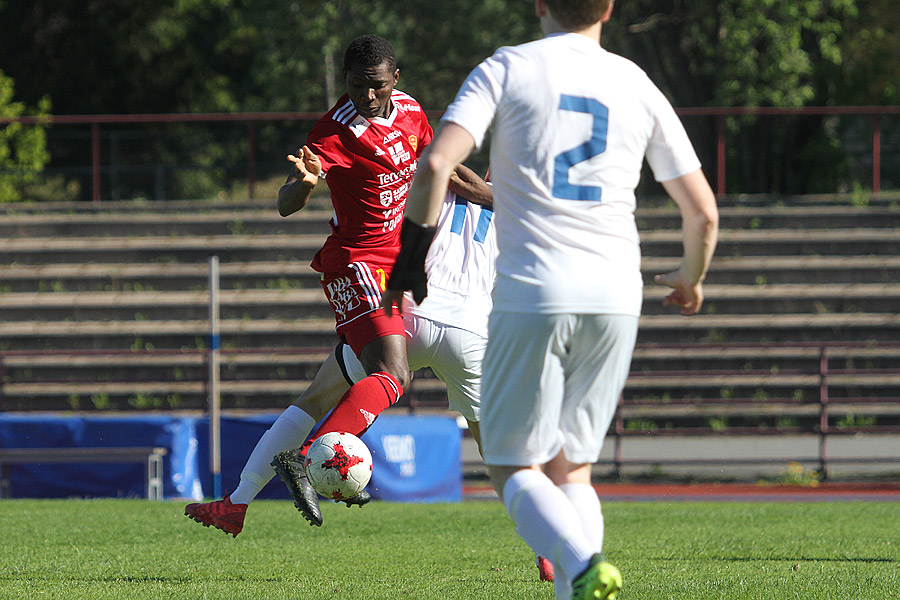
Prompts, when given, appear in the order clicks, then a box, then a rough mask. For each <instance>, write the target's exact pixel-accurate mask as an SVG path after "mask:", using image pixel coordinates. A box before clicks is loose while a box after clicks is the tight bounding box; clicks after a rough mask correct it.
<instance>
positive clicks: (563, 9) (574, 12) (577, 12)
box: [544, 0, 610, 30]
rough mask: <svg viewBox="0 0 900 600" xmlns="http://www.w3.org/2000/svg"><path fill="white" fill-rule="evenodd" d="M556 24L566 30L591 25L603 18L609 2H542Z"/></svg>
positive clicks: (603, 0)
mask: <svg viewBox="0 0 900 600" xmlns="http://www.w3.org/2000/svg"><path fill="white" fill-rule="evenodd" d="M544 1H545V2H546V3H547V8H549V9H550V13H551V14H552V15H553V18H554V19H556V21H557V23H559V24H560V25H562V26H563V27H565V28H566V29H568V30H573V29H578V28H581V27H587V26H588V25H593V24H594V23H597V22H598V21H600V19H602V18H603V15H604V14H605V13H606V9H607V8H609V3H610V0H544Z"/></svg>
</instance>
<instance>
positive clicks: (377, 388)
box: [300, 371, 403, 456]
mask: <svg viewBox="0 0 900 600" xmlns="http://www.w3.org/2000/svg"><path fill="white" fill-rule="evenodd" d="M402 395H403V388H402V387H400V384H399V383H397V380H396V379H394V378H393V377H392V376H391V375H389V374H387V373H385V372H384V371H379V372H377V373H372V374H371V375H369V376H368V377H366V378H364V379H361V380H360V381H358V382H356V384H355V385H353V386H352V387H351V388H350V389H349V390H347V392H346V393H345V394H344V396H343V397H342V398H341V400H340V402H338V405H337V406H335V407H334V410H333V411H331V414H330V415H328V417H327V418H326V419H325V420H324V421H322V424H321V425H320V426H319V429H317V430H316V433H315V434H314V435H313V437H311V438H309V439H308V440H306V442H305V443H304V444H303V446H301V447H300V452H301V454H303V455H304V456H305V455H306V451H307V450H308V449H309V447H310V445H311V444H312V443H313V442H314V441H316V440H317V439H318V438H319V437H321V436H323V435H325V434H326V433H330V432H332V431H346V432H348V433H352V434H353V435H355V436H361V435H362V434H363V433H365V432H366V430H367V429H369V427H370V426H371V425H372V423H374V422H375V417H377V416H378V415H379V413H381V411H383V410H384V409H386V408H388V407H389V406H391V405H392V404H393V403H394V402H396V401H397V399H398V398H400V396H402Z"/></svg>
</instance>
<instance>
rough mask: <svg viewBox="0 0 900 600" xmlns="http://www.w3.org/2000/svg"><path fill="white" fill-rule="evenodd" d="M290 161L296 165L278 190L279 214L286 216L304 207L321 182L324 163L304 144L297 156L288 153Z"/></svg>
mask: <svg viewBox="0 0 900 600" xmlns="http://www.w3.org/2000/svg"><path fill="white" fill-rule="evenodd" d="M287 158H288V161H289V162H291V163H292V164H293V166H294V168H293V169H291V174H290V175H288V178H287V181H286V182H285V184H284V185H283V186H281V189H279V190H278V214H280V215H281V216H282V217H286V216H288V215H290V214H293V213H295V212H297V211H298V210H301V209H303V208H304V207H305V206H306V204H307V203H308V202H309V196H310V195H311V194H312V191H313V189H315V187H316V184H318V182H319V173H321V172H322V163H321V161H320V160H319V157H318V156H316V155H315V153H313V151H312V150H310V149H309V148H307V147H306V146H303V147H302V148H300V149H299V150H298V151H297V156H294V155H293V154H289V155H288V157H287Z"/></svg>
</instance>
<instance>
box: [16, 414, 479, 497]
mask: <svg viewBox="0 0 900 600" xmlns="http://www.w3.org/2000/svg"><path fill="white" fill-rule="evenodd" d="M276 417H277V415H271V414H268V415H257V416H244V417H223V418H222V421H221V424H222V430H221V431H222V482H223V486H224V487H225V488H227V489H234V487H235V486H236V485H237V483H238V480H239V479H240V474H241V469H242V468H243V466H244V462H245V461H246V460H247V457H248V456H249V455H250V452H251V451H252V450H253V447H254V446H255V445H256V442H257V441H258V440H259V438H260V437H261V436H262V434H263V433H264V432H265V431H266V429H268V428H269V427H270V426H271V425H272V423H273V422H274V420H275V418H276ZM460 438H461V436H460V432H459V429H458V427H457V425H456V420H455V419H453V418H451V417H414V416H405V415H396V416H395V415H382V416H381V417H379V418H378V420H377V421H375V423H374V424H373V426H372V428H371V429H370V430H369V431H368V432H367V433H366V434H365V436H363V440H364V441H365V442H366V444H367V445H368V446H369V449H370V450H371V451H372V456H373V460H374V470H373V474H372V482H371V483H370V484H369V487H368V488H367V489H368V490H369V491H370V493H371V494H372V495H373V496H374V497H376V498H381V499H385V500H392V501H400V502H454V501H459V500H460V499H461V497H462V485H461V470H460ZM117 446H159V447H163V448H166V449H167V450H168V454H167V455H166V457H165V462H164V465H165V466H164V476H165V481H164V485H163V494H164V496H165V497H166V498H175V497H178V498H194V499H202V498H203V497H204V496H209V495H212V493H213V481H212V476H211V475H210V473H209V421H208V419H206V418H192V417H171V416H140V417H128V416H121V417H120V416H115V417H105V416H104V417H99V416H90V417H75V416H64V417H61V416H53V415H50V416H48V415H0V448H6V449H14V448H66V447H81V448H83V447H117ZM7 473H8V475H9V484H10V486H9V492H10V496H11V497H13V498H65V497H71V496H75V497H144V496H145V495H146V489H145V488H146V475H147V467H146V465H141V464H137V463H135V464H128V463H121V464H120V463H102V464H87V463H84V464H62V463H56V464H53V463H48V464H43V465H28V464H13V465H8V466H7ZM257 497H258V498H282V499H286V498H288V495H287V491H286V489H285V488H284V486H283V485H282V484H281V482H280V481H279V479H278V478H277V477H275V478H274V479H273V481H272V482H270V483H269V484H268V485H267V486H266V487H265V488H264V489H263V491H262V492H261V493H260V495H259V496H257Z"/></svg>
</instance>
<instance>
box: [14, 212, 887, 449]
mask: <svg viewBox="0 0 900 600" xmlns="http://www.w3.org/2000/svg"><path fill="white" fill-rule="evenodd" d="M646 204H647V207H646V208H640V209H639V211H638V213H637V215H636V217H637V221H638V224H639V227H640V229H641V232H642V252H643V255H644V261H643V270H644V273H645V281H646V282H647V286H646V288H645V303H644V316H643V317H642V319H641V328H640V333H639V338H638V349H637V351H636V353H635V358H634V361H633V365H632V377H631V379H630V381H629V383H628V386H627V388H626V391H625V395H624V401H623V406H622V409H621V411H620V415H619V420H618V425H617V427H618V428H619V430H620V431H619V432H620V433H628V432H632V433H640V432H644V433H648V432H649V433H661V432H666V431H668V432H673V431H677V430H683V431H690V432H696V431H699V430H703V429H705V430H709V431H714V430H716V427H718V428H720V429H721V428H722V427H723V425H722V424H723V423H724V424H725V425H724V427H725V428H731V429H733V430H734V431H750V430H753V429H754V428H756V429H757V430H760V429H765V428H769V430H770V431H775V430H778V428H779V427H781V428H782V429H786V430H791V431H794V430H797V429H798V428H800V429H804V428H805V429H806V430H810V431H811V430H814V429H815V428H816V427H818V426H820V425H821V423H820V421H821V418H820V417H821V406H820V405H821V392H822V383H823V374H822V372H821V370H822V366H823V362H822V360H823V356H826V355H827V363H826V364H827V368H828V371H829V372H828V375H827V377H828V380H827V384H828V388H827V393H828V395H829V411H830V412H829V416H828V417H827V419H831V421H830V422H831V423H833V424H834V426H837V424H838V423H844V424H847V423H849V426H850V427H852V428H856V429H854V430H858V431H866V430H872V429H878V430H880V431H889V430H891V431H892V430H894V429H896V427H897V425H898V413H900V410H898V407H900V403H898V402H900V400H898V397H900V374H898V372H897V370H896V364H897V357H898V355H900V347H898V345H897V342H898V333H900V311H898V308H900V283H897V282H898V281H900V278H898V274H900V209H898V208H897V206H896V204H892V203H890V202H877V201H873V202H872V203H870V205H868V206H856V205H853V203H852V202H851V201H850V198H842V197H831V196H829V197H822V198H818V199H817V198H811V197H802V198H767V199H762V198H756V197H751V198H742V197H734V198H727V199H724V200H723V201H722V202H721V235H720V243H719V247H718V250H717V253H716V260H715V261H714V264H713V267H712V269H711V271H710V273H709V277H708V279H707V285H706V288H705V291H706V303H705V305H704V310H703V312H702V314H700V315H697V316H695V317H691V318H685V317H682V316H680V315H677V314H674V313H673V312H672V311H670V310H668V309H664V308H663V307H662V306H661V302H660V301H661V299H662V297H663V296H664V294H665V293H666V291H665V290H664V289H661V288H659V287H656V286H654V285H653V284H652V283H651V279H652V275H653V274H655V273H659V272H664V271H666V270H670V269H673V268H675V266H676V265H677V260H678V258H677V257H678V256H680V252H681V242H680V231H679V227H680V224H679V219H678V213H677V210H676V209H675V208H674V206H671V205H669V204H666V203H664V202H661V201H655V202H653V201H651V202H648V203H646ZM329 217H330V212H329V211H327V210H324V209H315V208H314V209H312V210H308V211H305V212H303V213H300V214H298V215H294V216H292V217H290V218H282V217H279V216H278V215H277V213H276V211H275V209H274V207H273V206H272V203H270V202H262V201H261V202H244V203H234V202H229V203H225V204H224V205H222V204H221V203H220V204H216V203H213V202H201V201H198V202H152V203H139V204H135V203H81V204H78V205H72V204H43V205H33V204H25V205H7V206H2V207H0V237H2V238H3V240H4V241H3V244H0V409H2V410H4V411H37V410H42V411H43V410H54V411H60V410H79V411H85V410H87V411H105V410H132V411H134V410H161V409H163V410H184V411H192V410H193V411H199V410H203V409H204V407H205V405H206V393H207V387H206V362H205V354H204V352H205V348H206V347H207V335H208V333H209V324H208V310H209V309H208V301H209V294H208V291H207V289H208V260H209V257H210V256H218V257H219V261H220V277H221V294H220V302H221V319H222V320H221V336H222V338H221V339H222V351H223V360H222V389H221V393H222V406H223V409H225V410H233V411H266V410H277V409H280V408H282V407H284V406H285V405H286V404H287V403H288V402H290V401H291V400H292V399H293V398H294V397H295V396H296V394H297V393H299V392H300V391H302V390H303V389H304V388H305V386H306V385H307V383H308V382H309V381H310V379H311V378H312V377H313V376H314V374H315V371H316V368H317V366H318V364H319V363H320V362H321V360H322V359H323V358H324V356H325V355H326V353H327V352H328V350H329V349H330V347H331V346H333V344H334V343H335V341H336V338H335V336H334V331H333V319H332V315H331V311H330V309H329V307H328V305H327V303H326V301H325V299H324V295H323V294H322V292H321V289H320V287H319V283H318V274H316V273H315V272H313V271H312V270H311V269H310V268H309V266H308V264H309V260H310V259H311V257H312V255H313V254H314V252H315V251H316V250H317V249H318V247H319V246H320V245H321V243H322V240H323V239H324V237H325V235H327V233H328V231H329V228H328V224H327V221H328V219H329ZM445 407H446V401H445V396H444V391H443V386H442V385H441V384H440V382H438V381H436V380H435V379H434V378H433V376H431V375H430V373H428V372H427V370H426V371H424V372H421V373H419V374H418V375H417V378H416V381H415V383H414V385H413V387H412V390H411V391H410V393H408V394H407V396H406V397H405V398H404V399H403V400H402V401H401V403H400V407H399V408H395V409H392V410H411V411H441V410H443V409H444V408H445ZM717 424H718V425H717ZM848 431H849V429H848Z"/></svg>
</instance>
